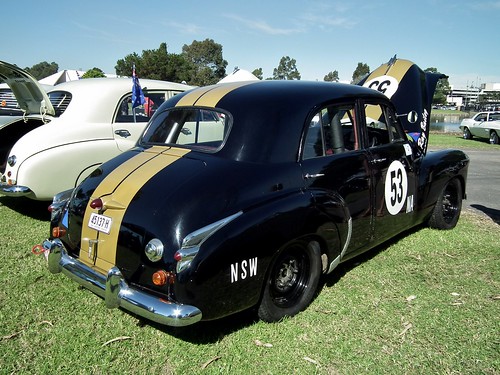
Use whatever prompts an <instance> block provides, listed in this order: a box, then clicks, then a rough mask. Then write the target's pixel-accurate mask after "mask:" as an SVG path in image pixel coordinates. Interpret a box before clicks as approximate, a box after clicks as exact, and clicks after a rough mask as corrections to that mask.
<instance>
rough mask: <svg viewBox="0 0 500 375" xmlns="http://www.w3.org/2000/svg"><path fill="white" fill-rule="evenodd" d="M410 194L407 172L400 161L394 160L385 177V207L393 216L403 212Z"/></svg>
mask: <svg viewBox="0 0 500 375" xmlns="http://www.w3.org/2000/svg"><path fill="white" fill-rule="evenodd" d="M407 193H408V177H407V176H406V170H405V167H404V165H403V163H401V162H400V161H399V160H394V161H393V162H392V163H391V165H390V166H389V169H388V170H387V175H386V177H385V205H386V206H387V211H389V213H390V214H391V215H396V214H398V213H399V211H401V209H402V208H403V205H404V203H405V201H406V195H407Z"/></svg>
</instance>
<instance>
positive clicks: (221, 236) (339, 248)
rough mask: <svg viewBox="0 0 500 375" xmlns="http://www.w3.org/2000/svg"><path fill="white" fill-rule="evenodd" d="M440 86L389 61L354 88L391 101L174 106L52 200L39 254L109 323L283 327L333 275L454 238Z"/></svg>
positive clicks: (222, 92)
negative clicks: (254, 320)
mask: <svg viewBox="0 0 500 375" xmlns="http://www.w3.org/2000/svg"><path fill="white" fill-rule="evenodd" d="M426 77H427V83H426V84H424V83H425V82H422V79H426ZM438 78H439V76H436V75H434V74H432V73H427V74H425V73H424V72H422V71H421V70H420V69H419V68H418V67H417V66H416V65H414V64H412V63H410V62H408V61H406V60H391V62H390V63H388V64H385V65H384V66H383V67H382V68H381V69H380V70H376V71H375V72H374V73H373V74H372V75H371V76H369V77H368V79H367V80H366V81H365V82H364V85H366V86H369V87H372V88H376V89H378V90H379V91H381V90H383V91H385V92H386V93H388V94H389V93H390V96H391V98H392V99H391V100H389V98H388V96H386V95H384V94H382V93H381V92H379V91H377V90H375V89H371V88H367V87H361V86H356V85H346V84H340V83H329V82H306V81H257V82H255V81H253V82H239V83H231V84H222V85H214V86H209V87H202V88H198V89H195V90H193V91H190V92H186V93H184V94H179V95H177V96H175V97H173V98H171V99H169V100H168V101H167V102H165V103H164V104H163V105H162V106H161V107H160V108H159V109H158V110H157V111H156V113H155V115H154V116H153V118H152V119H151V122H150V123H149V125H148V127H147V128H146V130H145V132H144V134H143V136H142V137H141V139H140V141H139V143H138V145H137V147H136V148H134V149H132V150H129V151H127V152H124V153H122V154H121V155H119V156H117V157H115V158H113V159H111V160H110V161H108V162H106V163H104V164H102V165H101V166H99V167H98V168H97V169H95V170H94V171H93V172H92V173H91V174H90V175H89V177H87V178H86V179H85V180H84V181H83V182H82V183H81V184H80V185H79V186H78V187H77V188H76V189H74V190H71V191H67V192H62V193H61V194H59V195H58V196H56V197H55V199H54V201H53V203H52V206H51V208H52V217H51V224H50V229H51V235H50V237H49V238H48V239H47V240H45V241H44V242H43V243H42V244H40V245H37V246H35V248H34V251H35V252H43V253H45V255H46V256H47V258H48V267H49V270H50V271H51V272H52V273H58V272H62V273H63V274H65V275H67V276H69V277H70V278H71V279H73V280H75V281H76V282H78V283H79V284H81V285H83V286H84V287H86V288H88V289H90V290H91V291H93V292H94V293H96V294H97V295H99V296H101V297H103V298H104V299H105V301H106V305H107V306H108V307H109V308H116V307H121V308H123V309H125V310H128V311H130V312H132V313H134V314H136V315H139V316H141V317H144V318H147V319H150V320H152V321H155V322H158V323H161V324H166V325H171V326H185V325H189V324H193V323H196V322H198V321H200V320H212V319H218V318H222V317H224V316H227V315H230V314H234V313H236V312H239V311H242V310H245V309H250V308H253V307H256V309H257V313H258V316H259V317H260V318H261V319H262V320H264V321H269V322H273V321H278V320H280V319H282V318H283V317H285V316H293V315H295V314H297V313H298V312H299V311H301V310H303V309H305V308H306V307H307V306H308V305H309V303H310V302H311V300H312V299H313V297H314V295H315V293H316V289H317V287H318V284H319V282H320V277H321V276H322V275H324V274H328V273H331V272H334V271H335V269H336V267H337V266H338V265H339V263H341V262H343V261H345V260H347V259H350V258H352V257H354V256H355V255H357V254H360V253H362V252H365V251H367V250H369V249H371V248H373V247H374V246H377V245H379V244H381V243H382V242H384V241H387V240H388V239H390V238H393V237H394V236H396V235H398V234H400V233H401V232H403V231H405V230H407V229H409V228H412V227H414V226H416V225H419V224H421V223H427V224H428V225H430V226H431V227H434V228H440V229H451V228H453V227H454V226H455V225H456V223H457V220H458V218H459V215H460V211H461V207H462V199H463V198H465V187H466V179H467V169H468V164H469V159H468V157H467V156H466V155H465V154H464V153H463V152H462V151H458V150H443V151H434V152H427V143H426V141H425V140H426V139H427V137H428V129H429V118H430V116H429V114H430V100H431V99H432V96H433V95H432V94H433V92H434V88H435V84H436V82H437V79H438ZM420 90H425V91H424V92H422V91H420ZM411 95H413V96H411ZM417 97H419V98H420V100H417ZM408 100H411V103H408ZM393 103H400V104H401V108H397V107H394V104H393ZM402 110H404V112H402ZM374 120H376V126H371V125H372V123H373V122H374ZM402 124H405V126H406V127H407V128H406V129H404V128H403V125H402ZM406 130H407V131H408V133H406ZM75 304H76V301H75Z"/></svg>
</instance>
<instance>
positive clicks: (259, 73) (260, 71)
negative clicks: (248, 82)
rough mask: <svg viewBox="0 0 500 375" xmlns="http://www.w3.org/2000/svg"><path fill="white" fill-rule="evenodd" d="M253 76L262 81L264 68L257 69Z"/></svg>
mask: <svg viewBox="0 0 500 375" xmlns="http://www.w3.org/2000/svg"><path fill="white" fill-rule="evenodd" d="M252 74H253V75H254V76H255V77H257V78H258V79H260V80H262V78H263V76H264V74H263V73H262V68H257V69H254V70H253V72H252Z"/></svg>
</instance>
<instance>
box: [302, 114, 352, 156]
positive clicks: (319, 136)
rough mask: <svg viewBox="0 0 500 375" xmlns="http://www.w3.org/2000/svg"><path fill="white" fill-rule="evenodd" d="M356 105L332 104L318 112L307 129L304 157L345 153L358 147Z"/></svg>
mask: <svg viewBox="0 0 500 375" xmlns="http://www.w3.org/2000/svg"><path fill="white" fill-rule="evenodd" d="M354 118H355V117H354V105H353V104H350V105H331V106H328V107H326V108H323V109H322V110H320V111H319V112H317V113H316V114H315V115H314V116H313V118H312V119H311V122H310V123H309V127H308V129H307V134H306V137H305V143H304V154H303V158H304V159H311V158H316V157H321V156H328V155H334V154H339V153H343V152H346V151H350V150H356V149H357V148H358V144H359V142H358V135H357V131H356V127H355V122H354Z"/></svg>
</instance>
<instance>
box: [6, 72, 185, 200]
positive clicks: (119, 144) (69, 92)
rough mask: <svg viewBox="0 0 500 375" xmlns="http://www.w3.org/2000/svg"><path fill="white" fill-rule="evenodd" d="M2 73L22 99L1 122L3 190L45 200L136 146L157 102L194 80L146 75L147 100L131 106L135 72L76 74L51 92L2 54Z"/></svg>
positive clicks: (11, 194)
mask: <svg viewBox="0 0 500 375" xmlns="http://www.w3.org/2000/svg"><path fill="white" fill-rule="evenodd" d="M0 80H3V81H5V82H6V83H7V85H9V88H10V89H11V90H12V93H14V94H15V97H16V101H17V103H18V104H17V106H18V107H19V108H13V104H12V103H13V102H10V103H11V104H10V105H7V104H8V103H7V100H5V103H6V105H5V106H4V111H3V112H0V113H5V112H6V109H8V110H9V113H10V114H12V115H14V117H12V120H9V121H7V120H6V121H5V124H4V125H3V126H1V127H0V194H4V195H9V196H15V197H17V196H26V197H28V198H32V199H36V200H47V201H51V200H52V198H53V197H54V195H55V194H57V193H59V192H61V191H63V190H67V189H70V188H74V187H75V186H77V185H78V183H79V182H81V181H82V180H83V179H84V178H85V177H86V176H88V175H89V174H90V173H91V172H92V171H93V170H94V169H95V168H96V167H98V166H99V165H101V164H102V163H103V162H105V161H107V160H109V159H111V158H112V157H114V156H116V155H118V154H120V153H121V152H123V151H126V150H128V149H130V148H132V147H134V146H135V144H136V143H137V141H138V139H139V137H140V135H141V134H142V132H143V130H144V128H145V127H146V125H147V121H148V120H149V119H150V117H151V116H152V114H153V113H154V112H155V111H156V109H157V108H158V106H159V105H160V104H161V103H163V102H164V101H165V100H166V99H169V98H171V97H173V96H174V95H176V94H178V93H181V92H183V91H185V90H187V89H190V88H191V87H190V86H187V85H183V84H178V83H172V82H164V81H155V80H147V79H144V80H141V84H142V86H143V87H144V89H143V92H144V95H145V103H144V104H143V105H141V106H139V107H136V108H134V109H132V106H131V97H132V79H129V78H92V79H82V80H78V81H70V82H65V83H61V84H59V85H56V86H54V87H53V88H52V89H50V90H48V92H47V93H45V92H44V90H43V89H41V87H40V85H38V84H37V82H36V81H35V80H34V79H33V78H32V77H31V76H30V75H29V74H27V73H26V72H24V71H22V70H21V69H19V68H17V67H15V66H14V65H10V64H7V63H5V62H0ZM6 95H8V92H4V96H6ZM0 104H1V103H0ZM14 105H15V104H14ZM6 117H7V116H6Z"/></svg>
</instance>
